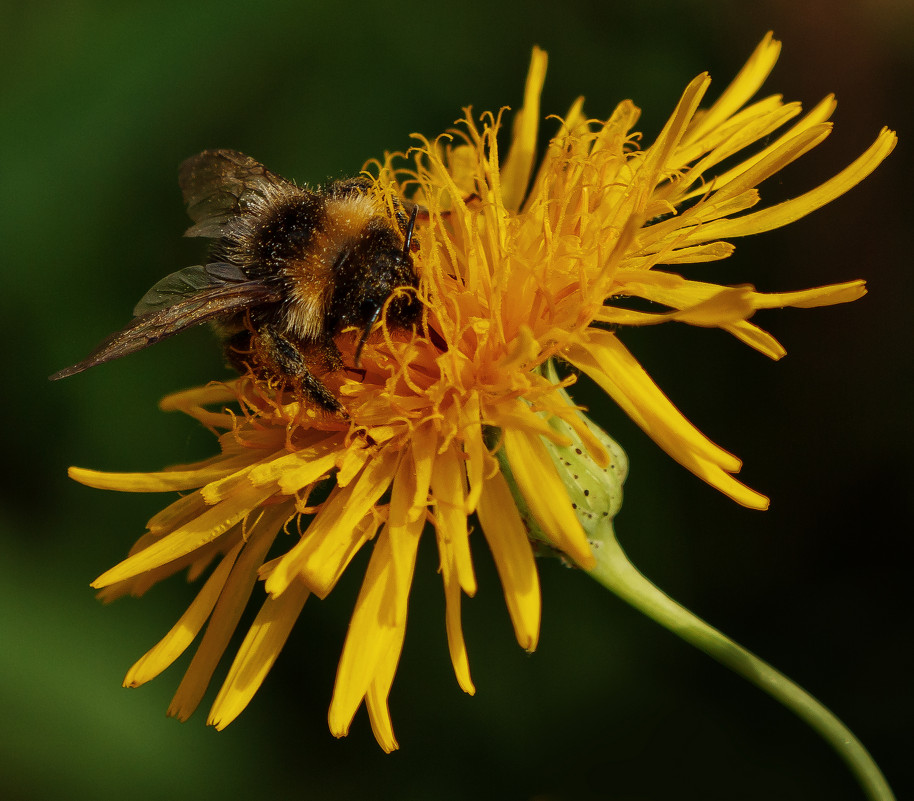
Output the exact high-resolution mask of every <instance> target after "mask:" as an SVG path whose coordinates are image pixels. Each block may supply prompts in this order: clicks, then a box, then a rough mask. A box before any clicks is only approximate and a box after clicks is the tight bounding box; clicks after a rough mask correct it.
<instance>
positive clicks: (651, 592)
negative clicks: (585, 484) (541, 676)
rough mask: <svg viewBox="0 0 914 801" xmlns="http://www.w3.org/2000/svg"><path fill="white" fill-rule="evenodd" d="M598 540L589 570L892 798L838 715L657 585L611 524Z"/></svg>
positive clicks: (874, 792) (882, 800) (872, 791)
mask: <svg viewBox="0 0 914 801" xmlns="http://www.w3.org/2000/svg"><path fill="white" fill-rule="evenodd" d="M602 529H603V530H602V531H600V533H599V536H598V541H596V542H594V555H595V556H596V558H597V566H596V567H595V568H594V569H593V570H591V571H589V573H590V575H591V576H592V577H593V578H594V579H596V580H597V581H598V582H600V584H602V585H603V586H604V587H606V588H607V589H608V590H611V591H612V592H614V593H615V594H616V595H618V596H619V597H620V598H621V599H622V600H624V601H626V602H628V603H629V604H631V605H632V606H634V607H635V608H636V609H638V610H640V611H641V612H643V613H644V614H646V615H647V616H648V617H650V618H652V619H653V620H655V621H657V622H658V623H659V624H660V625H661V626H665V627H666V628H668V629H669V630H670V631H672V632H673V633H674V634H677V635H679V636H680V637H682V639H684V640H685V641H686V642H689V643H691V644H692V645H694V646H695V647H696V648H699V649H701V650H702V651H704V652H705V653H706V654H708V655H709V656H711V657H713V658H714V659H716V660H717V661H718V662H720V663H722V664H724V665H726V666H727V667H728V668H730V669H731V670H734V671H735V672H736V673H738V674H739V675H740V676H742V677H743V678H745V679H748V680H749V681H751V682H752V683H753V684H755V685H756V686H757V687H760V688H761V689H762V690H764V691H765V692H766V693H768V694H769V695H771V696H772V697H774V698H776V699H777V700H778V701H780V702H781V703H782V704H783V705H784V706H786V707H787V708H788V709H790V710H792V711H793V712H794V713H796V714H797V715H798V716H799V717H800V718H802V719H803V720H805V721H806V722H807V723H808V724H809V725H810V726H812V728H813V729H815V730H816V731H817V732H819V734H821V735H822V737H824V738H825V740H826V741H827V742H828V743H830V744H831V746H832V747H833V748H834V749H835V751H837V752H838V754H839V755H840V756H841V758H842V759H843V760H844V761H845V762H846V763H847V765H848V766H849V767H850V769H851V771H852V772H853V773H854V775H855V776H856V777H857V780H858V782H859V783H860V785H861V787H862V788H863V790H864V792H865V793H866V795H867V797H868V798H870V799H874V801H876V800H877V799H878V801H893V800H894V798H895V796H894V795H893V793H892V790H891V789H890V788H889V785H888V783H887V782H886V780H885V777H884V776H883V775H882V772H881V771H880V770H879V768H878V766H877V765H876V763H875V762H874V761H873V758H872V757H871V756H870V755H869V753H868V752H867V750H866V748H864V747H863V744H862V743H861V742H860V741H859V740H858V739H857V738H856V737H855V736H854V735H853V734H852V733H851V732H850V730H849V729H848V728H847V726H845V725H844V724H843V723H842V722H841V721H840V720H838V718H837V717H835V715H833V714H832V713H831V712H829V711H828V709H826V708H825V707H824V706H823V705H822V704H820V703H819V702H818V701H817V700H816V699H815V698H813V697H812V696H811V695H810V694H809V693H807V692H806V691H805V690H804V689H803V688H801V687H799V686H798V685H796V684H795V683H794V682H792V681H791V680H790V679H788V678H787V677H786V676H785V675H784V674H782V673H779V672H778V671H777V670H775V669H774V668H773V667H771V665H769V664H768V663H767V662H764V661H763V660H761V659H759V658H758V657H757V656H756V655H755V654H753V653H751V652H749V651H747V650H746V649H745V648H743V647H742V646H740V645H737V644H736V643H735V642H733V640H731V639H729V638H728V637H726V636H724V635H723V634H722V633H721V632H719V631H718V630H717V629H715V628H713V627H712V626H709V625H708V624H707V623H705V622H704V621H703V620H701V619H700V618H698V617H696V616H695V615H693V614H692V613H691V612H689V611H688V610H687V609H685V608H683V607H682V606H680V605H679V604H678V603H676V602H675V601H674V600H673V599H672V598H670V597H669V596H668V595H665V594H664V593H663V592H662V591H661V590H660V589H658V588H657V587H656V586H654V585H653V584H652V583H651V582H650V581H648V579H647V578H645V577H644V576H643V575H642V574H641V573H640V572H639V571H638V569H637V568H636V567H635V566H634V565H633V564H632V563H631V562H630V561H629V559H628V557H627V556H626V555H625V552H624V551H623V550H622V547H621V546H620V545H619V542H618V540H617V539H616V537H615V534H614V533H613V531H612V527H611V525H606V526H603V527H602Z"/></svg>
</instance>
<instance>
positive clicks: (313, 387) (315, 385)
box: [257, 325, 343, 412]
mask: <svg viewBox="0 0 914 801" xmlns="http://www.w3.org/2000/svg"><path fill="white" fill-rule="evenodd" d="M257 333H258V338H259V339H260V345H261V347H262V348H263V350H264V352H265V354H266V355H267V356H268V358H269V359H270V361H272V362H273V364H275V365H276V367H277V368H278V369H279V371H280V372H281V373H283V374H284V375H286V376H288V377H289V378H293V379H295V380H296V381H298V382H300V383H301V387H302V389H304V390H305V392H306V393H307V394H308V396H309V397H310V398H311V399H312V400H313V401H314V402H315V403H317V404H318V405H320V406H322V407H323V408H324V409H326V410H327V411H328V412H342V411H343V406H342V404H341V403H340V402H339V401H338V400H337V399H336V398H335V397H334V396H333V394H332V393H331V392H330V390H329V389H327V387H325V386H324V385H323V384H322V383H321V381H320V379H319V378H318V377H317V376H315V375H314V374H313V373H312V372H311V371H310V370H309V369H308V365H307V364H306V362H305V358H304V356H303V355H302V352H301V351H300V350H299V349H298V348H297V347H296V346H295V345H294V344H293V343H292V342H291V341H290V340H289V339H287V338H286V337H285V336H284V335H283V334H282V333H280V332H279V331H278V330H277V329H276V328H275V327H274V326H272V325H264V326H262V327H261V328H260V329H259V330H258V332H257ZM330 344H331V345H333V343H332V341H331V342H330ZM333 349H334V351H335V354H334V356H335V359H333V358H331V359H329V361H330V364H331V367H332V368H333V365H334V364H336V363H337V362H338V363H339V365H340V366H342V363H343V362H342V358H341V357H340V352H339V350H337V349H336V346H335V345H333ZM326 350H327V346H326V345H324V346H323V348H322V351H326ZM324 355H325V356H327V355H328V354H327V353H324ZM333 369H336V368H333Z"/></svg>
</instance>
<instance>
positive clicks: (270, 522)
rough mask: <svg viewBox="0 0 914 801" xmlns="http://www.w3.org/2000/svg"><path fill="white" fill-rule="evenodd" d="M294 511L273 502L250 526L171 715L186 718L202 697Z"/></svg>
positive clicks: (173, 703)
mask: <svg viewBox="0 0 914 801" xmlns="http://www.w3.org/2000/svg"><path fill="white" fill-rule="evenodd" d="M293 513H294V506H293V505H292V504H289V503H285V504H274V505H273V506H272V507H267V508H266V509H265V510H264V512H263V514H262V515H261V516H260V518H259V519H258V520H257V522H256V523H254V525H253V526H252V527H251V530H250V533H249V535H248V540H247V543H245V545H244V548H243V549H242V551H241V554H240V555H239V556H238V559H237V560H235V564H234V565H233V567H232V572H231V574H230V575H229V577H228V580H227V581H226V583H225V587H224V588H223V590H222V593H221V594H220V595H219V600H218V601H217V603H216V608H215V609H214V610H213V614H212V617H211V618H210V621H209V625H208V626H207V627H206V633H205V634H204V635H203V639H202V640H201V641H200V646H199V647H198V648H197V652H196V653H195V654H194V658H193V659H192V660H191V662H190V666H189V667H188V668H187V672H186V673H185V674H184V678H183V679H182V680H181V684H180V685H179V686H178V689H177V691H176V692H175V695H174V698H172V701H171V704H170V705H169V707H168V714H169V715H170V716H171V717H175V718H178V720H187V718H189V717H190V716H191V715H192V714H193V713H194V710H195V709H196V708H197V706H198V705H199V703H200V701H201V700H202V698H203V695H204V693H205V692H206V688H207V687H208V686H209V682H210V679H211V678H212V676H213V671H214V670H215V669H216V665H217V664H218V662H219V660H220V659H221V658H222V654H223V653H224V652H225V649H226V647H227V646H228V644H229V640H230V639H231V637H232V635H233V634H234V633H235V628H236V627H237V626H238V621H239V620H240V619H241V614H242V612H244V609H245V607H246V606H247V603H248V600H249V599H250V597H251V590H252V589H253V588H254V584H255V583H256V581H257V571H258V569H259V568H260V566H261V565H262V564H263V560H264V558H265V557H266V555H267V551H269V550H270V546H271V545H272V544H273V540H274V539H276V535H277V533H278V532H279V530H280V529H281V528H282V526H283V524H285V522H286V521H287V520H288V519H289V517H290V516H291V515H292V514H293Z"/></svg>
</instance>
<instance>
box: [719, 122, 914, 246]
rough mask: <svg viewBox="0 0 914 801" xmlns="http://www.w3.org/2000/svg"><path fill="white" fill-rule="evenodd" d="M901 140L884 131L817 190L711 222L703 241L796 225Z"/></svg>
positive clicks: (865, 173) (852, 183)
mask: <svg viewBox="0 0 914 801" xmlns="http://www.w3.org/2000/svg"><path fill="white" fill-rule="evenodd" d="M897 140H898V137H897V136H896V135H895V132H894V131H890V130H889V129H887V128H883V129H882V131H881V132H880V133H879V136H878V137H877V138H876V141H875V142H873V144H872V145H870V147H869V148H867V150H866V151H865V152H864V153H863V155H861V156H860V157H859V158H858V159H856V160H855V161H854V162H853V163H852V164H850V165H848V166H847V167H846V168H845V169H843V170H842V171H841V172H840V173H838V174H837V175H836V176H835V177H834V178H831V179H829V180H828V181H826V182H825V183H823V184H821V185H820V186H818V187H817V188H816V189H813V190H811V191H809V192H806V193H805V194H803V195H800V196H799V197H795V198H792V199H791V200H785V201H784V202H783V203H778V204H777V205H776V206H770V207H769V208H767V209H762V210H761V211H756V212H753V213H751V214H746V215H744V216H742V217H736V218H734V219H732V220H716V221H714V222H710V223H708V224H707V225H706V226H704V227H703V228H702V231H701V238H702V239H724V238H729V237H733V236H749V235H750V234H760V233H762V232H763V231H770V230H772V229H774V228H780V227H781V226H783V225H788V224H790V223H792V222H795V221H796V220H799V219H800V218H801V217H805V216H806V215H807V214H809V213H810V212H813V211H815V210H816V209H818V208H821V207H822V206H824V205H825V204H826V203H830V202H831V201H832V200H834V199H835V198H837V197H840V196H841V195H843V194H845V193H846V192H847V191H848V190H850V189H852V188H853V187H854V186H856V185H857V184H859V183H860V182H861V181H862V180H863V179H864V178H866V177H867V176H868V175H869V174H870V173H871V172H872V171H873V170H875V169H876V167H878V166H879V165H880V164H881V163H882V161H883V160H884V159H885V158H887V157H888V155H889V153H891V152H892V150H894V148H895V143H896V142H897Z"/></svg>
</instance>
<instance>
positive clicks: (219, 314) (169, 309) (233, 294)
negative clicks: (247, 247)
mask: <svg viewBox="0 0 914 801" xmlns="http://www.w3.org/2000/svg"><path fill="white" fill-rule="evenodd" d="M210 268H212V269H210ZM236 269H237V268H234V267H233V265H222V264H214V265H206V267H199V266H198V267H189V268H187V269H185V270H181V271H179V272H177V273H173V274H172V275H170V276H168V277H167V278H165V279H163V280H162V281H159V283H158V284H156V285H155V286H154V287H153V288H152V289H150V290H149V292H147V293H146V295H145V296H144V297H143V299H142V300H141V301H140V302H139V303H138V304H137V309H138V310H143V309H145V310H146V311H143V312H142V313H141V314H138V315H137V316H136V317H134V318H133V320H132V321H131V322H130V323H129V324H128V325H127V326H126V327H125V328H123V329H121V330H120V331H117V332H116V333H114V334H112V335H111V336H109V337H108V338H107V339H105V340H104V341H103V342H101V343H100V344H99V346H98V347H97V348H96V349H95V350H93V351H92V353H90V354H89V355H88V356H87V357H86V358H85V359H83V361H81V362H79V363H77V364H74V365H73V366H72V367H67V368H66V369H65V370H59V371H58V372H56V373H54V375H52V376H51V380H52V381H57V380H59V379H61V378H67V377H69V376H71V375H75V374H76V373H81V372H82V371H83V370H88V369H89V368H90V367H95V366H96V365H97V364H104V363H105V362H110V361H112V360H113V359H119V358H120V357H121V356H128V355H129V354H131V353H136V352H137V351H138V350H143V348H148V347H149V346H150V345H154V344H155V343H156V342H159V341H160V340H162V339H166V338H168V337H170V336H173V335H175V334H177V333H179V332H181V331H183V330H184V329H186V328H190V327H191V326H194V325H198V324H199V323H205V322H209V321H210V320H216V319H219V318H224V317H228V316H230V315H232V314H235V313H238V312H241V311H244V310H245V309H249V308H251V307H252V306H262V305H264V304H267V303H276V302H278V301H280V300H282V290H281V288H280V287H279V286H278V285H277V284H275V283H266V282H264V281H259V280H258V281H252V280H248V279H247V278H246V277H245V276H243V274H241V273H240V270H239V271H238V275H240V276H241V278H242V279H243V280H235V278H234V277H232V278H229V277H226V276H229V275H233V273H232V270H236ZM220 272H221V273H223V274H222V275H220ZM201 276H207V280H208V283H207V284H205V285H203V286H202V287H196V286H195V285H194V282H197V283H199V282H201V281H202V280H203V278H201ZM181 285H184V286H185V287H186V289H185V290H184V291H183V292H181V291H178V292H175V291H173V289H174V288H176V287H179V286H181Z"/></svg>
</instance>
